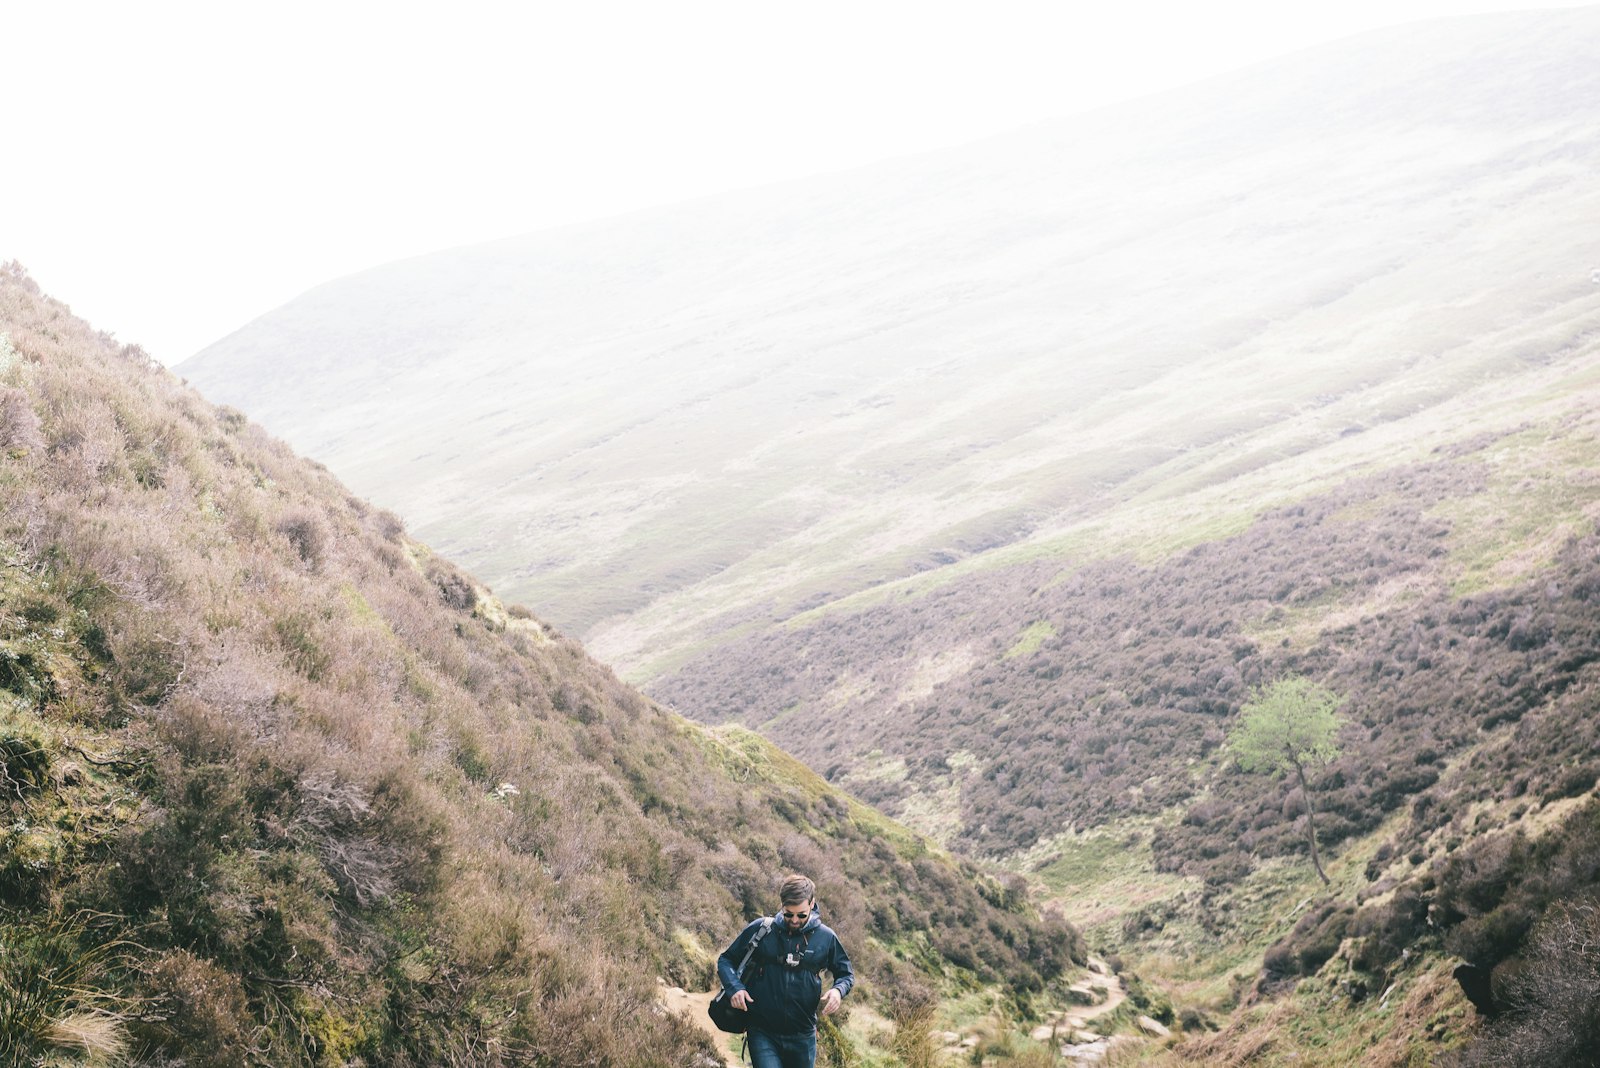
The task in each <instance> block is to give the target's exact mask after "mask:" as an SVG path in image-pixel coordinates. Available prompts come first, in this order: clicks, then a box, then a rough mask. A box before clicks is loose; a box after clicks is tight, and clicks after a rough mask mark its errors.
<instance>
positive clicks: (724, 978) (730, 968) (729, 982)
mask: <svg viewBox="0 0 1600 1068" xmlns="http://www.w3.org/2000/svg"><path fill="white" fill-rule="evenodd" d="M759 926H761V922H760V921H759V920H758V921H756V922H755V923H752V924H749V925H748V926H746V927H745V929H744V930H742V931H740V932H739V933H738V934H737V935H735V936H734V939H733V941H732V942H729V943H728V948H727V949H725V950H723V951H722V955H721V956H720V957H718V958H717V979H718V980H719V981H721V983H722V989H724V990H726V991H727V992H728V993H730V994H737V993H738V992H739V991H741V990H743V989H744V984H743V983H741V982H739V977H738V976H737V975H735V974H734V972H735V971H736V970H737V969H738V967H739V962H740V961H741V960H743V959H744V954H745V950H747V949H749V948H750V940H751V939H752V938H754V937H755V935H756V928H758V927H759Z"/></svg>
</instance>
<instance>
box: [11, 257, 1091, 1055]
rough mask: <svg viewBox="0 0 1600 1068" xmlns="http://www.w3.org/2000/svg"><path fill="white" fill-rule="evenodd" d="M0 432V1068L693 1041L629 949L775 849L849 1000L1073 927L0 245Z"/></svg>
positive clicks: (962, 972) (748, 905) (752, 869)
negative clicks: (675, 705)
mask: <svg viewBox="0 0 1600 1068" xmlns="http://www.w3.org/2000/svg"><path fill="white" fill-rule="evenodd" d="M0 450H3V451H0V455H3V464H0V786H3V787H4V790H3V792H0V806H3V809H4V816H5V819H4V830H3V831H0V908H3V909H4V910H5V915H6V923H5V924H4V926H3V927H0V940H3V950H4V953H5V956H6V960H7V965H6V969H5V972H4V974H3V975H0V1055H3V1059H5V1060H7V1062H8V1063H9V1062H10V1061H11V1060H16V1061H17V1062H18V1063H24V1062H26V1063H33V1062H34V1059H35V1058H39V1057H43V1058H45V1059H46V1060H47V1061H48V1063H50V1064H55V1065H65V1064H106V1065H109V1064H121V1063H140V1064H151V1065H155V1064H166V1063H172V1061H171V1058H172V1057H176V1056H181V1057H182V1058H184V1060H185V1063H188V1064H191V1065H201V1064H204V1065H243V1064H271V1065H273V1066H274V1068H279V1066H289V1065H301V1064H304V1065H333V1064H344V1063H349V1062H351V1061H352V1060H354V1059H360V1060H361V1061H363V1062H365V1063H368V1064H374V1065H376V1064H393V1065H406V1064H417V1065H420V1064H427V1065H439V1064H469V1063H470V1064H486V1065H487V1064H528V1063H534V1064H541V1065H551V1066H555V1065H563V1064H579V1063H582V1064H607V1065H640V1066H644V1065H650V1066H656V1065H662V1064H682V1065H691V1064H701V1063H704V1056H705V1055H707V1054H708V1053H709V1052H710V1051H709V1047H708V1046H707V1045H706V1042H705V1039H704V1038H703V1037H702V1035H701V1032H700V1031H699V1029H698V1028H696V1027H694V1026H691V1025H690V1024H689V1023H687V1022H685V1021H681V1020H679V1019H678V1018H677V1017H675V1016H671V1015H663V1014H660V1013H656V1012H652V1011H649V1010H648V1008H647V1007H648V1006H649V1005H651V1004H652V1003H653V1001H654V1000H655V998H656V983H657V977H662V978H665V979H667V980H669V981H670V982H672V983H674V984H678V985H682V986H686V987H689V988H691V989H704V988H705V987H706V986H707V984H708V983H709V981H710V961H711V958H712V956H713V955H714V953H715V951H716V949H717V947H718V946H719V945H720V944H721V942H722V941H723V940H724V939H725V938H727V937H728V936H729V934H730V932H732V931H733V930H736V929H737V927H738V925H739V924H740V923H741V922H742V921H743V920H745V919H747V918H748V917H750V916H751V915H754V914H756V912H757V910H761V909H764V908H766V907H767V906H768V905H769V904H770V895H771V889H772V885H773V879H774V878H775V877H776V875H777V873H778V872H779V871H780V870H781V869H783V868H788V867H795V866H798V867H803V868H806V869H808V870H810V871H811V872H813V873H814V875H815V876H816V877H817V879H818V882H819V885H820V887H821V895H822V898H823V901H824V903H825V905H826V907H827V910H828V913H827V914H828V917H829V920H830V922H831V923H832V924H833V925H834V926H836V927H837V928H838V929H839V930H840V931H841V932H842V933H843V935H844V937H845V938H846V940H847V942H848V943H849V944H850V945H851V946H852V947H853V949H854V951H855V954H856V956H857V958H858V964H859V966H860V968H861V971H862V976H863V979H864V982H863V986H862V992H863V1001H864V1003H876V1004H879V1005H884V1004H887V1003H888V1002H889V1001H890V1000H891V999H892V998H893V997H894V996H895V995H896V992H897V991H903V990H906V989H911V988H918V987H923V986H931V987H933V988H934V989H936V990H939V991H945V992H956V991H959V992H961V993H963V994H965V993H967V992H970V991H971V990H973V989H977V988H986V989H991V990H993V991H994V992H995V993H996V994H997V995H999V996H1001V997H1004V998H1006V999H1008V1002H1009V1003H1011V1004H1013V1005H1014V1006H1017V1007H1018V1008H1017V1011H1022V1008H1021V1007H1022V1006H1026V1005H1028V1004H1030V1003H1032V1002H1033V1001H1034V1000H1035V999H1038V1001H1039V1003H1040V1004H1041V1005H1043V1004H1047V1003H1048V1000H1049V997H1050V994H1049V990H1048V989H1047V987H1048V985H1049V984H1051V983H1052V982H1053V980H1054V978H1055V977H1056V976H1057V975H1059V974H1060V973H1061V971H1062V969H1064V968H1070V967H1071V964H1070V961H1069V960H1068V958H1067V954H1068V953H1070V952H1072V950H1073V947H1072V932H1071V931H1070V929H1068V928H1066V927H1065V926H1063V925H1061V924H1060V923H1059V922H1054V921H1048V922H1045V921H1041V920H1040V919H1039V918H1038V916H1037V914H1036V913H1035V912H1034V911H1033V910H1032V909H1031V908H1030V907H1029V906H1027V905H1026V904H1025V903H1024V902H1023V901H1022V900H1021V899H1020V898H1018V897H1016V896H1015V895H1014V894H1011V895H1009V896H1008V892H1007V891H1006V889H1005V887H1003V886H1002V885H1001V884H1000V883H998V882H996V881H995V880H993V879H992V878H989V877H987V876H983V875H981V874H980V873H979V872H978V871H977V870H976V869H974V868H973V867H971V866H970V865H965V864H962V863H960V862H957V861H954V860H952V859H951V858H950V857H949V856H948V855H947V854H945V853H943V852H942V851H941V850H939V849H937V848H936V847H933V846H932V845H931V844H930V843H927V842H926V841H925V840H923V839H921V838H919V837H918V836H916V835H915V834H913V833H911V832H909V831H907V830H905V829H904V828H901V827H899V826H897V825H895V824H893V823H892V822H890V821H888V820H886V819H885V818H884V817H882V816H881V815H879V814H878V813H875V812H873V811H871V810H870V809H867V808H866V807H865V806H862V805H860V804H859V803H857V802H854V801H852V800H851V799H849V798H848V797H846V796H845V795H843V794H841V793H840V792H838V791H837V790H836V789H834V788H833V787H831V786H829V785H828V784H826V783H825V782H823V781H822V780H821V779H820V778H819V777H817V776H816V775H814V774H813V773H811V772H809V771H807V770H806V769H805V768H804V767H803V766H802V765H800V764H798V763H797V762H795V761H794V760H792V758H788V757H785V756H784V755H782V754H781V753H779V752H778V751H777V750H775V749H774V748H773V747H772V746H771V745H770V744H769V743H767V742H765V741H764V740H762V739H760V738H759V737H758V736H755V735H753V734H750V733H749V732H741V731H739V730H737V729H726V730H721V731H712V730H709V729H707V728H704V727H701V726H698V725H694V724H691V723H689V722H687V721H684V720H682V719H679V718H678V717H675V716H673V715H670V714H668V713H666V712H664V711H663V710H661V709H660V708H658V707H656V706H654V705H652V704H651V703H650V702H649V701H647V700H645V699H644V698H642V697H641V696H640V695H639V694H638V693H636V692H635V691H632V690H630V689H629V688H627V687H626V686H624V685H622V684H621V683H619V682H618V681H617V680H616V679H615V677H614V676H612V675H611V673H610V672H609V671H607V670H606V669H604V668H603V667H601V666H599V665H598V664H596V663H595V662H594V661H592V660H591V659H589V658H588V656H587V655H586V654H585V653H584V652H583V650H582V649H581V648H580V647H578V646H577V645H576V644H575V643H573V642H570V641H568V640H566V639H562V638H560V637H559V636H557V635H555V633H554V632H553V631H551V630H550V629H549V628H547V627H546V626H544V625H543V624H542V623H540V622H539V621H537V620H535V619H532V618H530V617H528V616H527V615H526V613H522V612H517V611H512V612H508V611H506V610H505V608H504V607H503V606H501V605H500V604H499V602H497V601H496V600H494V599H493V598H492V597H491V596H490V595H489V594H488V593H487V591H486V590H484V589H482V588H481V587H478V586H477V585H476V584H475V583H474V582H473V581H472V580H471V579H470V578H468V577H467V576H466V575H464V574H463V573H461V572H460V571H458V570H457V569H456V568H455V567H454V565H452V564H450V563H449V562H448V561H445V560H443V559H441V558H439V557H437V556H435V555H434V554H433V553H432V552H431V551H429V550H428V549H427V548H426V547H425V546H423V545H421V544H420V543H417V542H414V541H412V540H410V539H408V538H407V537H406V536H405V535H404V533H403V529H402V527H401V525H400V523H399V522H398V521H397V520H396V519H395V518H394V517H393V516H392V515H389V514H387V513H384V512H381V511H377V510H375V509H372V508H371V507H369V506H368V505H366V504H365V503H363V502H361V501H360V500H358V499H356V498H354V497H352V496H351V495H350V494H349V493H348V492H347V491H345V490H344V489H343V488H342V487H341V486H340V485H339V484H338V483H337V482H336V481H334V480H333V479H332V477H331V476H329V475H328V474H327V473H326V471H324V470H323V469H321V468H320V467H319V466H317V465H314V464H311V463H308V462H305V461H303V460H300V459H298V458H296V457H295V456H293V455H292V454H291V453H290V452H289V451H288V450H287V449H286V448H284V447H283V446H282V445H281V444H280V443H278V442H275V441H274V440H272V439H270V438H268V437H267V436H266V435H265V434H264V433H263V432H262V431H261V430H260V429H259V428H258V427H256V426H254V425H252V424H250V423H249V422H248V421H246V420H245V419H244V418H243V417H242V416H240V415H239V413H237V412H233V411H230V410H227V409H220V410H219V409H216V408H213V407H212V406H210V405H209V404H207V403H205V402H204V401H202V400H201V399H200V398H199V397H198V396H197V395H196V394H195V393H193V392H192V391H191V390H188V389H186V388H185V387H183V386H182V385H180V384H179V383H178V382H177V381H176V380H175V379H174V378H173V377H172V376H170V375H169V374H167V373H166V372H164V371H162V370H160V369H159V368H155V367H152V366H150V364H149V362H148V360H147V359H146V358H145V357H144V356H143V354H142V353H141V352H139V351H138V350H137V349H134V348H130V347H124V346H118V345H117V344H116V343H115V342H113V341H112V340H111V339H110V338H109V337H107V336H105V335H98V334H96V333H94V332H93V331H92V330H90V329H89V328H88V327H87V326H85V325H84V324H83V323H81V322H80V321H78V320H75V319H73V318H72V317H71V315H70V313H69V312H68V311H67V309H66V308H65V307H64V306H62V305H60V304H59V303H57V302H55V301H52V300H50V299H49V298H47V297H44V296H43V295H41V294H40V293H39V291H38V289H37V287H36V286H34V285H33V283H31V281H29V280H28V279H27V278H26V276H25V275H23V274H22V273H21V271H20V269H18V268H16V267H15V266H14V265H12V266H8V267H7V268H5V270H4V272H3V273H0ZM930 901H938V902H939V903H940V910H939V911H938V912H937V913H933V912H930V911H929V910H928V907H927V902H930ZM991 924H993V925H994V926H993V927H992V928H991ZM991 930H1003V931H1005V932H1006V940H1005V941H1004V942H1002V941H1001V940H1000V939H999V938H998V937H995V938H991V937H990V936H989V934H987V933H985V932H989V931H991ZM911 931H920V932H921V934H920V936H919V938H920V939H921V941H922V945H921V948H920V949H919V950H918V951H917V952H916V953H915V954H906V953H903V952H901V950H900V947H901V946H902V944H906V942H907V932H911ZM63 962H66V963H65V964H64V963H63ZM60 967H69V968H70V969H71V972H70V974H71V976H72V981H71V982H63V981H62V976H63V975H65V974H68V973H65V972H61V971H54V972H52V971H51V969H52V968H60ZM879 1063H885V1064H888V1063H892V1061H886V1060H884V1059H883V1058H881V1057H880V1058H879Z"/></svg>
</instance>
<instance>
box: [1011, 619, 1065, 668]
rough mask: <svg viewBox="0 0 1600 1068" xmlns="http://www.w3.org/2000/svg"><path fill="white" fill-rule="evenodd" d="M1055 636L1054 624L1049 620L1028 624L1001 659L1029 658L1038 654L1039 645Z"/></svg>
mask: <svg viewBox="0 0 1600 1068" xmlns="http://www.w3.org/2000/svg"><path fill="white" fill-rule="evenodd" d="M1055 636H1056V628H1055V624H1053V623H1051V622H1050V621H1049V620H1044V619H1041V620H1039V621H1038V622H1036V623H1030V624H1028V625H1027V626H1026V627H1025V628H1023V631H1022V633H1021V635H1019V636H1018V637H1017V640H1016V643H1015V644H1013V645H1012V646H1011V648H1009V649H1007V650H1006V652H1005V656H1004V657H1003V658H1002V659H1005V660H1014V659H1015V658H1017V657H1019V656H1030V655H1032V654H1033V653H1036V652H1038V651H1039V647H1040V646H1041V645H1043V644H1044V643H1045V642H1046V641H1048V640H1049V639H1051V638H1054V637H1055Z"/></svg>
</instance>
